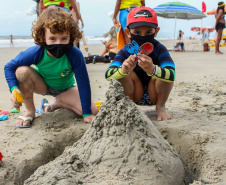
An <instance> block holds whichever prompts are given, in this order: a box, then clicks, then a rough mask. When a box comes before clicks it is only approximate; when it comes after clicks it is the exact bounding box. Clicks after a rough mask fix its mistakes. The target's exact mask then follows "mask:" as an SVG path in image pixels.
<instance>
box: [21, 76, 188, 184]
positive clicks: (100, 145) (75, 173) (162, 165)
mask: <svg viewBox="0 0 226 185" xmlns="http://www.w3.org/2000/svg"><path fill="white" fill-rule="evenodd" d="M183 179H184V168H183V165H182V162H181V160H180V159H179V157H178V155H177V154H176V152H175V151H174V150H173V148H172V147H171V146H170V145H169V144H168V143H167V142H166V141H165V140H164V139H163V138H162V136H161V135H160V134H159V132H158V131H157V130H156V128H155V126H154V125H153V124H152V122H151V121H150V120H149V119H148V118H147V117H146V116H145V115H144V114H143V113H142V111H140V109H139V108H138V107H137V106H136V105H135V103H133V102H132V101H131V100H130V99H129V98H128V97H126V96H125V95H124V94H123V88H122V87H121V85H120V83H119V82H117V81H116V80H111V82H110V85H109V89H108V91H107V92H106V101H105V102H104V103H103V105H102V107H101V109H100V111H99V113H98V115H97V116H96V117H95V120H94V121H93V122H92V125H91V127H90V128H89V129H88V130H87V131H86V133H85V134H84V136H83V137H82V138H81V139H80V140H79V141H78V142H76V143H75V144H74V145H73V146H72V147H70V148H67V149H66V150H65V151H64V153H63V154H62V155H61V156H59V157H58V158H57V159H55V160H54V161H53V162H50V163H49V164H47V165H45V166H42V167H40V168H38V170H37V171H36V172H35V173H34V175H32V176H31V177H30V178H29V179H28V180H26V181H25V184H26V185H35V184H37V185H38V184H65V185H69V184H79V183H82V184H120V183H124V184H153V185H159V184H164V185H181V184H182V183H183Z"/></svg>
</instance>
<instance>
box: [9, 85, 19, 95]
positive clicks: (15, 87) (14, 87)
mask: <svg viewBox="0 0 226 185" xmlns="http://www.w3.org/2000/svg"><path fill="white" fill-rule="evenodd" d="M13 89H19V87H18V86H16V85H15V86H13V87H11V88H10V92H11V93H12V92H13Z"/></svg>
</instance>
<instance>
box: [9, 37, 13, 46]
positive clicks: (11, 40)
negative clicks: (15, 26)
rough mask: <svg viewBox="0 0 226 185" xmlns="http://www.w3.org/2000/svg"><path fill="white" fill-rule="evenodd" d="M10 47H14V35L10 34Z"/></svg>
mask: <svg viewBox="0 0 226 185" xmlns="http://www.w3.org/2000/svg"><path fill="white" fill-rule="evenodd" d="M9 46H10V47H14V43H13V35H10V45H9Z"/></svg>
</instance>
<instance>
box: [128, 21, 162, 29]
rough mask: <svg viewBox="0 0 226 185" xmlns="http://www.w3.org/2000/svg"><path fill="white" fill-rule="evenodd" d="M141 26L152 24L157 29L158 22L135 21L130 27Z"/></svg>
mask: <svg viewBox="0 0 226 185" xmlns="http://www.w3.org/2000/svg"><path fill="white" fill-rule="evenodd" d="M139 26H150V27H152V28H155V29H156V28H158V25H157V24H154V23H150V22H135V23H132V24H130V25H129V26H128V27H129V29H132V28H136V27H139Z"/></svg>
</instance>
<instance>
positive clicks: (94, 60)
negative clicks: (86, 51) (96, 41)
mask: <svg viewBox="0 0 226 185" xmlns="http://www.w3.org/2000/svg"><path fill="white" fill-rule="evenodd" d="M85 61H86V64H89V63H93V64H95V63H98V62H102V63H103V62H104V63H110V58H109V56H99V55H90V56H88V57H85Z"/></svg>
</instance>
